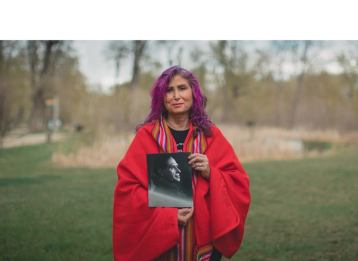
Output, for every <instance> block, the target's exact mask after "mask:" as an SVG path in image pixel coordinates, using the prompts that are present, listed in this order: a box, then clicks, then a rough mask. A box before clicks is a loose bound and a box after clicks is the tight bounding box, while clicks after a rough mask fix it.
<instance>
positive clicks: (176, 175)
mask: <svg viewBox="0 0 358 261" xmlns="http://www.w3.org/2000/svg"><path fill="white" fill-rule="evenodd" d="M178 166H179V165H178V163H177V162H176V161H175V159H174V158H172V157H170V158H169V159H168V165H167V169H168V172H169V173H170V175H171V176H172V178H173V179H174V180H176V181H178V182H180V173H181V171H180V169H179V168H178Z"/></svg>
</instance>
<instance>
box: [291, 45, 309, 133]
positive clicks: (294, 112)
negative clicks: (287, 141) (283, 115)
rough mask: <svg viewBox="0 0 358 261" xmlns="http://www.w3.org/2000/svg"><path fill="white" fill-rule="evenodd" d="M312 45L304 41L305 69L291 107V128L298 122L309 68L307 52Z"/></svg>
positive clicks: (299, 79) (302, 59) (299, 78)
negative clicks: (298, 110) (305, 78)
mask: <svg viewBox="0 0 358 261" xmlns="http://www.w3.org/2000/svg"><path fill="white" fill-rule="evenodd" d="M309 47H310V42H309V41H304V49H303V53H302V57H301V61H302V62H303V69H302V72H301V74H300V75H299V76H298V78H297V85H296V90H295V92H294V95H293V101H292V107H291V117H290V121H289V126H290V128H294V127H295V124H296V118H297V109H298V106H299V103H300V100H301V96H302V91H303V81H304V77H305V74H306V70H307V52H308V49H309Z"/></svg>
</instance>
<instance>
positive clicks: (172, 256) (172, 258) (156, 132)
mask: <svg viewBox="0 0 358 261" xmlns="http://www.w3.org/2000/svg"><path fill="white" fill-rule="evenodd" d="M194 128H195V127H194ZM152 135H153V138H154V139H155V140H156V141H157V143H158V145H159V150H160V152H161V153H163V152H166V153H172V152H176V151H177V148H176V142H175V141H174V138H173V136H172V134H171V132H170V129H169V127H168V124H167V122H166V120H165V119H164V118H163V117H162V118H161V119H160V120H158V121H157V122H156V123H155V125H154V128H153V130H152ZM188 135H190V136H189V138H188V141H186V142H185V144H184V146H183V151H187V152H192V153H204V152H205V149H206V145H207V144H206V139H205V135H204V134H203V133H202V132H201V131H198V132H197V136H196V137H194V136H193V127H192V125H190V130H189V133H188ZM193 174H194V175H193V179H192V186H193V197H195V186H196V180H197V174H196V173H193ZM194 244H195V238H194V220H193V219H190V220H189V222H188V223H187V224H186V226H185V227H180V228H179V243H178V245H177V246H176V247H173V248H172V249H171V250H169V251H168V252H167V253H165V254H164V255H163V256H161V258H160V260H161V261H164V260H165V261H194V260H197V261H204V260H209V259H210V257H211V253H212V249H213V247H212V245H207V246H204V247H201V248H199V249H198V250H195V249H196V248H195V247H194Z"/></svg>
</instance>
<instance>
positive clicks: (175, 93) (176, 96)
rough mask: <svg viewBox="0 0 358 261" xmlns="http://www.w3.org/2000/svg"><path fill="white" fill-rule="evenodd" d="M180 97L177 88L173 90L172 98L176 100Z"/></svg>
mask: <svg viewBox="0 0 358 261" xmlns="http://www.w3.org/2000/svg"><path fill="white" fill-rule="evenodd" d="M179 98H180V96H179V92H178V91H177V90H174V99H175V100H178V99H179Z"/></svg>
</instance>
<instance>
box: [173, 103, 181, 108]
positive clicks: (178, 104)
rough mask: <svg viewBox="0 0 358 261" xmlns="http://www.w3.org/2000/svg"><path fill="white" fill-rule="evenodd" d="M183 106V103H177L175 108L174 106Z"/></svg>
mask: <svg viewBox="0 0 358 261" xmlns="http://www.w3.org/2000/svg"><path fill="white" fill-rule="evenodd" d="M182 105H183V103H175V104H173V106H174V107H175V108H177V107H180V106H182Z"/></svg>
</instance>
